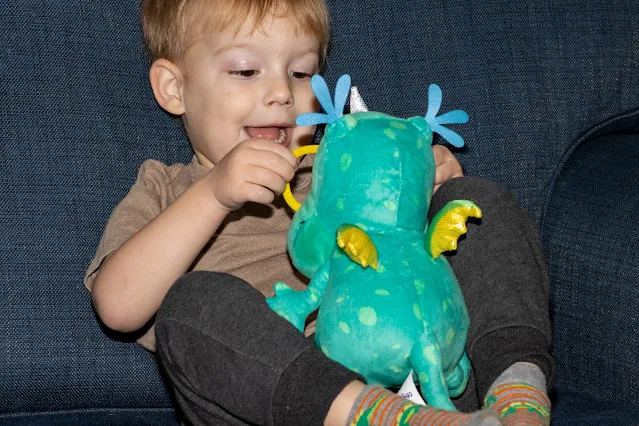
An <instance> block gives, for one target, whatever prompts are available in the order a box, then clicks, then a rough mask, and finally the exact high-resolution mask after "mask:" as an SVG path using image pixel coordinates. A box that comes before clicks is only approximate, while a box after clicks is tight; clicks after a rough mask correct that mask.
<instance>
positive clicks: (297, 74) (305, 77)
mask: <svg viewBox="0 0 639 426" xmlns="http://www.w3.org/2000/svg"><path fill="white" fill-rule="evenodd" d="M291 77H293V78H295V79H297V80H310V79H311V77H312V75H310V74H309V73H306V72H300V71H291Z"/></svg>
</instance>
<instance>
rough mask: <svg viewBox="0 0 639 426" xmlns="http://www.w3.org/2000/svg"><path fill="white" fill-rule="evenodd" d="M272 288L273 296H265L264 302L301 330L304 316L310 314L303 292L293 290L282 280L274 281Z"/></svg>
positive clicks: (302, 329) (304, 320) (304, 319)
mask: <svg viewBox="0 0 639 426" xmlns="http://www.w3.org/2000/svg"><path fill="white" fill-rule="evenodd" d="M274 290H275V296H273V297H267V298H266V303H268V305H269V306H270V307H271V309H272V310H274V311H275V312H276V313H277V314H278V315H279V316H281V317H282V318H284V319H285V320H287V321H288V322H290V323H291V324H293V325H294V326H295V328H297V329H298V330H299V331H301V332H303V331H304V323H305V322H306V317H307V316H308V315H309V314H310V312H309V307H308V303H307V301H306V297H305V294H304V293H305V292H304V291H297V290H294V289H292V288H291V287H289V286H288V285H286V284H284V283H283V282H277V283H275V286H274Z"/></svg>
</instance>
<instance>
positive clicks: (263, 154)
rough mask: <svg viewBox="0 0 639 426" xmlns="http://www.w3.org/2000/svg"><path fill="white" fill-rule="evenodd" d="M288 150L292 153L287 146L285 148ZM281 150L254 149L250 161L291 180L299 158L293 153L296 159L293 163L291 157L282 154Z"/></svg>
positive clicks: (251, 163)
mask: <svg viewBox="0 0 639 426" xmlns="http://www.w3.org/2000/svg"><path fill="white" fill-rule="evenodd" d="M284 149H285V150H286V152H288V153H289V154H291V152H290V151H288V150H287V149H286V148H284ZM280 154H281V153H280V152H275V151H273V150H259V149H258V150H256V151H253V153H252V155H251V157H250V158H249V160H248V162H249V164H250V165H252V166H256V167H260V168H264V169H267V170H271V171H273V172H275V173H277V174H278V175H279V176H281V178H282V179H284V180H285V181H286V182H290V181H291V180H292V179H293V177H294V176H295V167H296V166H297V160H296V159H295V156H294V155H293V154H291V156H292V157H293V160H294V161H295V162H294V163H293V164H291V163H290V161H289V159H287V158H285V157H284V156H282V155H280Z"/></svg>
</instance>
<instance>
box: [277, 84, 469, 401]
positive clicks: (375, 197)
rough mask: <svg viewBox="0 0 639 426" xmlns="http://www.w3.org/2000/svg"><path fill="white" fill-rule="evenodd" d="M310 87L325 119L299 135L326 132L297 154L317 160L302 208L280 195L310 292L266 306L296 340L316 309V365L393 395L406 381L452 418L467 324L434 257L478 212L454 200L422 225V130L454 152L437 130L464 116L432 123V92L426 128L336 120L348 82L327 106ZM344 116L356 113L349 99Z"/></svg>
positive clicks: (425, 184) (443, 266) (426, 153)
mask: <svg viewBox="0 0 639 426" xmlns="http://www.w3.org/2000/svg"><path fill="white" fill-rule="evenodd" d="M311 84H312V86H313V90H314V92H315V95H316V96H317V98H318V100H319V102H320V104H321V105H322V107H323V108H324V110H325V111H326V113H325V114H321V113H310V114H303V115H301V116H300V117H298V121H297V122H298V125H300V126H304V125H312V124H318V123H328V124H327V126H326V131H325V134H324V138H323V139H322V141H321V142H320V145H319V148H316V147H309V146H307V147H303V148H301V150H302V151H303V153H306V154H307V153H311V152H314V151H316V158H315V164H314V168H313V182H312V188H311V191H310V193H309V195H308V197H307V198H306V199H305V201H304V203H303V204H300V203H299V202H297V201H296V200H295V199H294V197H292V194H291V193H290V188H289V189H287V192H285V199H286V200H287V202H289V204H290V205H291V207H293V208H294V209H296V210H297V213H296V214H295V217H294V218H293V223H292V224H291V228H290V230H289V233H288V240H287V248H288V251H289V254H290V256H291V259H292V261H293V264H294V265H295V267H296V268H297V269H298V270H299V271H301V272H302V273H303V274H305V275H306V276H308V277H310V278H311V282H310V284H309V288H308V289H307V290H305V291H302V292H297V291H294V290H292V289H290V288H289V287H288V286H286V285H283V284H282V283H277V284H276V285H275V296H274V297H272V298H269V299H267V302H268V304H269V305H270V306H271V308H272V309H273V310H274V311H275V312H277V313H278V314H280V315H282V316H284V317H285V318H287V319H288V320H289V321H290V322H291V323H292V324H294V325H295V326H296V327H297V328H298V329H299V330H300V331H302V329H303V327H304V323H305V320H306V318H307V317H308V315H310V314H311V313H312V312H313V311H315V310H317V309H319V311H318V315H317V327H316V334H315V343H316V345H317V346H318V347H319V348H321V350H322V351H323V352H324V353H325V354H326V355H327V356H329V357H331V358H332V359H334V360H336V361H338V362H340V363H341V364H343V365H345V366H346V367H348V368H350V369H352V370H353V371H358V372H359V373H360V374H362V375H363V376H364V377H365V378H366V380H367V381H368V382H369V383H375V384H380V385H382V386H385V387H391V386H399V385H401V384H402V383H403V382H404V380H405V379H406V377H407V375H408V374H410V373H409V372H410V371H411V370H413V372H414V373H413V375H414V377H415V378H417V379H418V380H419V383H420V387H421V392H422V394H423V396H424V398H425V400H426V401H427V402H428V404H429V405H431V406H433V407H439V408H445V409H452V410H454V406H453V404H452V402H451V400H450V397H451V396H456V395H459V394H461V392H463V390H464V388H465V387H466V384H467V382H468V375H469V369H470V364H469V361H468V358H467V356H466V353H465V350H464V347H465V343H466V336H467V333H468V326H469V319H468V312H467V310H466V305H465V303H464V299H463V296H462V293H461V290H460V288H459V285H458V283H457V280H456V279H455V276H454V274H453V272H452V270H451V268H450V266H449V265H448V262H447V261H446V259H445V258H444V257H443V256H441V253H442V251H446V250H451V249H455V248H456V244H457V239H458V237H459V236H460V235H462V234H463V233H464V232H466V229H465V222H466V219H467V218H468V217H469V216H474V217H480V216H481V212H480V210H479V208H477V206H475V205H474V204H473V203H471V202H469V201H464V200H458V201H454V202H451V203H452V204H450V203H449V205H447V206H446V208H444V209H443V210H442V212H441V214H438V215H437V216H436V217H435V219H434V220H433V222H432V223H431V224H428V221H427V214H428V208H429V205H430V199H431V195H432V188H433V182H434V177H435V163H434V158H433V151H432V148H431V143H432V139H433V131H435V132H437V133H439V134H440V135H442V136H443V137H444V138H445V139H446V140H448V141H449V142H450V143H452V144H453V145H455V146H462V145H463V139H462V138H461V136H459V135H458V134H457V133H455V132H453V131H452V130H450V129H448V128H445V127H444V126H443V125H444V124H450V123H461V122H465V121H467V119H468V116H467V115H466V113H464V112H463V111H451V112H449V113H446V114H444V115H442V116H439V117H436V115H437V112H438V111H437V110H438V109H439V106H440V104H441V91H440V90H439V88H438V87H437V86H434V85H432V86H431V87H430V89H429V107H428V112H427V114H426V117H413V118H409V119H406V120H405V119H400V118H396V117H392V116H390V115H386V114H382V113H378V112H369V111H367V110H365V108H359V110H358V108H356V107H355V108H354V107H351V114H349V115H343V109H344V105H345V102H346V98H347V97H348V93H349V89H350V77H348V76H342V77H341V78H340V79H339V81H338V83H337V87H336V90H335V101H334V102H333V100H332V98H331V96H330V93H329V90H328V87H327V86H326V83H325V82H324V80H323V79H322V78H321V77H320V76H314V77H313V79H312V81H311ZM353 93H356V92H355V91H354V92H353ZM351 105H363V102H362V101H361V99H360V98H359V97H358V96H357V97H356V96H354V95H351ZM416 148H417V149H416ZM302 151H299V152H296V155H300V153H302ZM319 176H321V179H319V178H318V177H319Z"/></svg>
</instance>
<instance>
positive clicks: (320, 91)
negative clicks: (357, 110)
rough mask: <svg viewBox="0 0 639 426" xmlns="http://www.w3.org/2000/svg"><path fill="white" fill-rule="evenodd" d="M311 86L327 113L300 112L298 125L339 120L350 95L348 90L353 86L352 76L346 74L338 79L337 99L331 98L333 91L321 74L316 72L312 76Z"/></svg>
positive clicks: (329, 122)
mask: <svg viewBox="0 0 639 426" xmlns="http://www.w3.org/2000/svg"><path fill="white" fill-rule="evenodd" d="M311 87H312V89H313V92H314V93H315V97H316V98H317V100H318V101H319V103H320V105H322V108H324V111H326V113H325V114H321V113H318V112H308V113H304V114H300V115H299V116H298V117H297V120H296V123H297V125H298V126H312V125H315V124H322V123H328V124H331V123H333V122H335V121H337V120H339V119H340V118H341V117H342V116H343V115H344V106H345V105H346V98H347V97H348V92H349V89H350V88H351V77H350V76H349V75H348V74H344V75H342V76H341V77H340V78H339V79H337V84H336V86H335V101H333V100H332V99H331V93H330V91H329V90H328V85H327V84H326V81H325V80H324V78H323V77H322V76H321V75H319V74H315V75H314V76H313V77H312V78H311Z"/></svg>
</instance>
